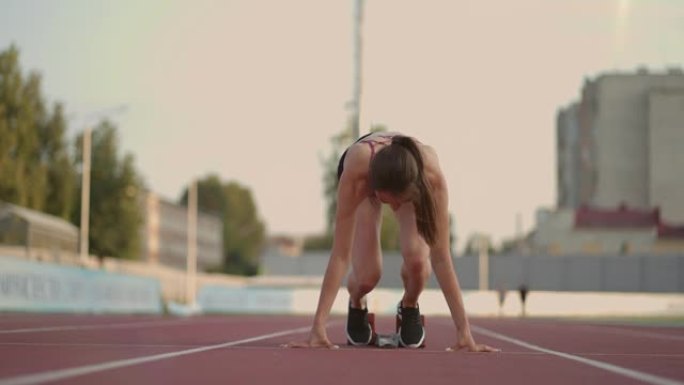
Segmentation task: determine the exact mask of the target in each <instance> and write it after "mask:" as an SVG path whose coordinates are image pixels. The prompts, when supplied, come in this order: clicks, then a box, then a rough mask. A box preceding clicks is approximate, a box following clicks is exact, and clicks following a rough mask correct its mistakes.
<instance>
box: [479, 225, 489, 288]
mask: <svg viewBox="0 0 684 385" xmlns="http://www.w3.org/2000/svg"><path fill="white" fill-rule="evenodd" d="M479 238H480V239H479V241H478V246H479V258H478V270H479V273H480V274H479V276H480V290H489V240H488V239H487V238H486V237H485V236H484V235H480V236H479Z"/></svg>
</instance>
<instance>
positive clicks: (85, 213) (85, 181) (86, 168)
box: [80, 128, 92, 263]
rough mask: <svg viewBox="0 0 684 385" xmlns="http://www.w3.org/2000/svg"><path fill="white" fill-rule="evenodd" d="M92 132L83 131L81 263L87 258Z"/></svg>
mask: <svg viewBox="0 0 684 385" xmlns="http://www.w3.org/2000/svg"><path fill="white" fill-rule="evenodd" d="M91 139H92V131H91V129H90V128H86V129H85V130H84V131H83V170H82V175H81V247H80V249H81V250H80V259H81V263H83V262H85V261H86V259H87V258H88V236H89V234H88V231H89V228H90V223H89V221H90V159H91V156H90V152H91V151H90V147H91V145H90V142H91Z"/></svg>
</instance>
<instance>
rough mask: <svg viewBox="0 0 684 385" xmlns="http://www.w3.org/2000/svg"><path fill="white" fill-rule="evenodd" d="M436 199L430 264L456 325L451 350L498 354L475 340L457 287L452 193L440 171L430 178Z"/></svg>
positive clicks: (459, 289) (459, 288) (458, 286)
mask: <svg viewBox="0 0 684 385" xmlns="http://www.w3.org/2000/svg"><path fill="white" fill-rule="evenodd" d="M431 179H432V180H431V184H432V189H433V190H432V191H433V197H434V199H435V209H436V214H437V215H436V220H437V240H436V242H435V244H434V245H432V247H431V248H430V260H431V262H432V269H433V270H434V272H435V277H436V278H437V282H438V283H439V286H440V287H441V289H442V293H444V298H445V299H446V302H447V305H448V306H449V310H450V312H451V318H452V320H453V321H454V324H455V325H456V330H457V344H456V345H455V346H454V347H452V348H450V350H461V349H464V348H465V349H467V350H469V351H475V352H482V351H488V352H489V351H497V349H494V348H492V347H490V346H487V345H479V344H476V343H475V340H474V339H473V336H472V333H471V330H470V323H469V322H468V317H467V315H466V311H465V306H464V305H463V297H462V295H461V287H460V285H459V283H458V277H457V276H456V273H455V270H454V266H453V262H452V259H451V247H450V240H449V236H450V234H449V228H450V226H449V208H448V206H449V193H448V190H447V184H446V180H445V179H444V176H443V175H442V173H441V172H440V171H439V170H437V172H436V173H435V174H434V177H433V178H431Z"/></svg>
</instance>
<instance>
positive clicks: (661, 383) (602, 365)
mask: <svg viewBox="0 0 684 385" xmlns="http://www.w3.org/2000/svg"><path fill="white" fill-rule="evenodd" d="M471 329H472V330H473V331H475V332H477V333H480V334H483V335H486V336H488V337H492V338H496V339H499V340H502V341H506V342H510V343H512V344H515V345H518V346H522V347H524V348H527V349H530V350H536V351H538V352H542V353H546V354H551V355H554V356H558V357H562V358H565V359H567V360H571V361H577V362H579V363H582V364H585V365H589V366H593V367H595V368H599V369H603V370H606V371H609V372H611V373H615V374H619V375H621V376H624V377H628V378H633V379H635V380H639V381H643V382H646V383H649V384H653V385H684V382H680V381H677V380H672V379H669V378H665V377H660V376H655V375H653V374H648V373H644V372H640V371H638V370H633V369H627V368H623V367H621V366H617V365H613V364H608V363H606V362H602V361H596V360H592V359H589V358H584V357H580V356H575V355H573V354H569V353H563V352H559V351H556V350H551V349H547V348H543V347H541V346H538V345H534V344H531V343H529V342H525V341H523V340H519V339H517V338H512V337H508V336H506V335H503V334H500V333H497V332H495V331H492V330H489V329H485V328H483V327H479V326H475V325H471Z"/></svg>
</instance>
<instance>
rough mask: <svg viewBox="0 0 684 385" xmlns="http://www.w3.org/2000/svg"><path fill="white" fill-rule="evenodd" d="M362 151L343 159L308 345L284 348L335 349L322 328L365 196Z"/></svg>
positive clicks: (346, 265)
mask: <svg viewBox="0 0 684 385" xmlns="http://www.w3.org/2000/svg"><path fill="white" fill-rule="evenodd" d="M364 147H365V146H363V147H361V146H352V147H351V148H349V150H348V151H347V156H346V157H345V163H344V172H343V173H342V176H341V178H340V181H339V185H338V188H337V211H336V213H335V230H334V238H333V246H332V252H331V255H330V259H329V260H328V267H327V268H326V270H325V275H324V276H323V283H322V285H321V292H320V296H319V298H318V306H317V308H316V314H315V316H314V321H313V326H312V328H311V334H310V335H309V341H308V342H304V343H292V344H289V345H288V346H290V347H328V348H335V347H336V346H335V345H333V344H332V343H331V342H330V340H329V339H328V337H327V333H326V330H325V325H326V322H327V320H328V316H329V315H330V310H331V308H332V305H333V303H334V302H335V297H336V296H337V293H338V291H339V289H340V286H341V285H342V280H343V279H344V276H345V275H346V274H347V271H348V269H349V261H350V260H351V246H352V241H353V234H354V223H355V220H354V219H355V214H356V208H357V207H358V206H359V204H360V203H361V201H362V200H363V199H364V198H365V197H366V196H367V195H368V192H367V182H366V178H367V176H368V174H367V168H368V156H369V155H368V154H365V152H366V151H364ZM364 158H365V161H364Z"/></svg>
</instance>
